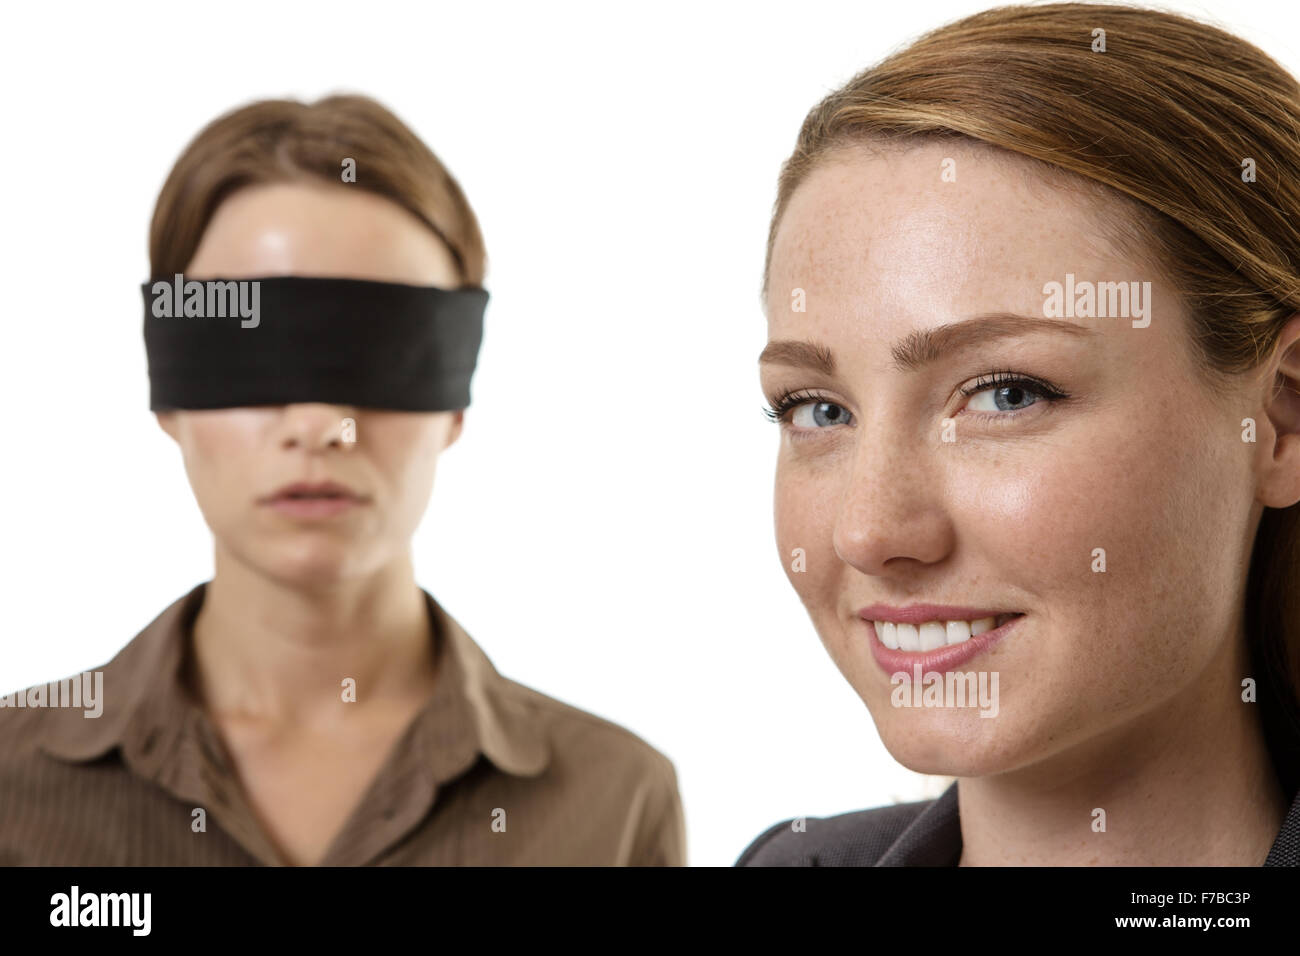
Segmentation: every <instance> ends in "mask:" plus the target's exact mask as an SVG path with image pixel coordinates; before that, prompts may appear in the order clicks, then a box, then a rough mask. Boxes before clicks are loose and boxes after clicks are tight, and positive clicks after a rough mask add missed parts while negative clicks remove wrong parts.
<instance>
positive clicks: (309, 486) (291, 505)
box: [259, 481, 370, 518]
mask: <svg viewBox="0 0 1300 956" xmlns="http://www.w3.org/2000/svg"><path fill="white" fill-rule="evenodd" d="M369 500H370V499H369V498H365V497H363V496H361V495H358V494H357V493H356V492H354V491H353V490H352V489H351V488H349V487H348V486H347V485H343V484H339V483H338V482H336V481H319V482H306V481H296V482H294V483H293V484H291V485H285V486H284V487H283V488H281V489H279V490H278V491H276V492H275V493H274V494H272V495H269V496H267V497H265V498H262V499H261V500H260V501H259V504H262V505H266V506H267V507H269V508H271V509H273V510H275V511H277V512H279V513H280V514H283V515H287V516H289V517H293V518H329V517H333V516H334V515H339V514H343V513H344V512H346V511H350V510H352V509H353V508H357V507H360V506H361V505H364V504H366V503H367V502H369Z"/></svg>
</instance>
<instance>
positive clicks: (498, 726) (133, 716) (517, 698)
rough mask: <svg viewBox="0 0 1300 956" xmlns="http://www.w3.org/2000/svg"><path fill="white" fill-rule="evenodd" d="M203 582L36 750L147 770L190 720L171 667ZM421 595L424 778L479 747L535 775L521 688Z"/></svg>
mask: <svg viewBox="0 0 1300 956" xmlns="http://www.w3.org/2000/svg"><path fill="white" fill-rule="evenodd" d="M206 588H207V584H206V583H204V584H200V585H198V586H196V587H195V588H194V589H193V590H191V591H190V592H189V593H188V594H186V595H185V596H184V597H182V598H180V599H178V600H177V601H175V602H174V603H173V604H172V605H171V606H169V607H168V608H167V609H166V610H164V611H163V612H162V613H161V614H159V615H158V617H156V618H155V619H154V620H153V621H152V622H151V623H150V624H149V625H148V626H147V627H145V628H144V630H142V631H141V632H140V633H139V634H138V635H136V637H135V638H134V639H133V640H132V641H131V642H130V643H129V644H127V645H126V647H124V648H122V650H121V651H119V652H118V654H117V656H115V657H114V658H113V659H112V660H111V661H110V662H109V663H108V664H106V665H104V666H103V668H101V669H102V670H103V675H104V676H103V690H102V699H103V713H102V715H101V716H99V717H96V718H90V717H85V716H83V712H82V711H80V710H72V709H68V708H52V709H51V710H50V712H49V713H48V714H47V715H46V716H47V717H48V718H49V719H48V720H47V721H44V722H43V723H44V725H45V732H44V735H43V737H42V740H41V744H40V746H41V748H42V749H43V750H44V751H45V752H46V753H49V754H51V755H52V756H55V757H59V758H62V759H65V760H71V761H86V760H93V759H94V758H96V757H99V756H101V755H103V754H104V753H106V752H108V751H109V750H111V749H112V748H114V747H121V748H122V753H123V757H124V759H126V760H127V762H128V763H129V764H131V765H133V766H134V767H135V768H136V769H137V770H138V771H139V772H141V773H143V774H144V775H146V776H149V777H155V776H157V774H158V772H159V768H160V767H161V765H162V764H163V763H164V762H165V760H166V757H167V755H168V754H169V753H170V752H171V751H172V750H173V749H174V747H175V745H176V742H177V740H178V739H179V737H180V736H181V735H182V733H183V732H184V730H185V729H186V728H188V727H191V726H192V725H193V724H194V722H195V721H196V720H198V718H197V715H196V713H195V712H196V711H198V708H197V706H196V705H195V703H194V701H193V699H192V698H191V697H190V695H189V694H188V692H187V691H186V689H185V687H184V684H183V682H182V679H181V673H182V672H181V667H182V664H183V663H184V662H185V660H186V657H187V654H188V651H189V641H190V638H191V634H192V627H193V624H194V620H195V618H196V617H197V615H198V612H199V608H200V607H201V606H202V604H203V596H204V593H205V591H206ZM421 593H422V594H423V595H424V598H425V601H426V604H427V607H428V610H429V616H430V620H431V621H432V622H433V624H434V634H435V636H436V641H437V645H438V648H437V653H438V678H437V681H436V684H435V690H434V693H433V695H432V696H431V697H430V699H429V703H428V704H427V705H426V706H425V708H424V709H423V710H422V711H421V712H420V715H419V717H418V718H417V722H416V723H417V726H416V728H415V730H416V739H417V741H418V743H417V746H418V747H419V748H420V749H421V750H423V751H424V755H425V759H426V763H425V766H426V767H427V768H428V769H429V770H430V772H431V775H432V777H433V779H434V781H435V782H441V781H442V780H445V779H449V778H450V777H452V776H455V775H456V774H458V773H459V772H461V771H463V770H464V769H466V768H467V767H468V766H469V765H471V764H472V763H473V762H474V759H475V758H476V756H477V755H478V754H480V753H481V754H483V755H485V756H486V757H487V758H488V759H489V760H490V761H491V762H492V763H493V764H495V765H496V766H497V767H499V768H500V769H501V770H503V771H505V772H506V773H510V774H512V775H515V776H535V775H536V774H539V773H541V772H542V770H543V769H545V767H546V766H547V764H548V763H549V760H550V747H549V745H548V744H547V741H546V738H545V737H544V736H543V733H542V730H541V727H540V725H539V722H538V721H537V720H536V719H535V718H534V717H533V715H532V714H531V713H530V712H529V708H528V705H527V702H526V696H525V694H521V693H520V691H522V690H523V688H522V687H520V685H517V684H515V683H514V682H513V681H510V680H507V679H506V678H504V677H502V676H501V675H500V674H499V673H498V672H497V670H496V668H495V667H493V665H492V663H491V661H490V660H489V659H488V657H487V655H486V654H484V653H483V651H482V650H481V649H480V648H479V646H478V645H477V644H476V643H475V642H474V641H473V639H472V638H470V636H469V634H467V633H466V632H465V630H464V628H462V627H461V626H460V624H459V623H458V622H457V621H456V620H455V619H454V618H452V617H451V615H449V614H448V613H447V612H446V611H445V610H444V609H443V608H442V606H441V605H440V604H438V602H437V601H435V600H434V599H433V596H432V595H430V594H429V593H428V592H427V591H425V590H424V589H423V588H422V589H421ZM198 722H199V723H203V721H201V720H199V721H198Z"/></svg>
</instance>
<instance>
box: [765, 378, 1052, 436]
mask: <svg viewBox="0 0 1300 956" xmlns="http://www.w3.org/2000/svg"><path fill="white" fill-rule="evenodd" d="M1009 387H1015V388H1021V389H1023V390H1024V391H1027V392H1032V393H1033V394H1034V395H1037V396H1039V397H1040V398H1043V399H1046V400H1047V401H1048V402H1059V401H1062V400H1063V399H1067V398H1069V397H1070V396H1069V395H1068V394H1067V393H1066V392H1064V391H1062V390H1061V389H1059V388H1057V387H1056V386H1055V385H1053V384H1052V383H1051V382H1047V381H1044V380H1043V379H1041V378H1034V377H1033V376H1032V375H1024V374H1022V373H1020V372H1013V371H1011V370H1010V369H995V370H993V371H991V372H985V373H984V374H983V375H981V376H979V377H978V378H977V379H976V380H975V381H974V382H972V383H971V384H970V385H966V386H963V387H962V388H960V389H958V391H959V392H961V394H962V395H964V396H966V397H967V398H969V397H970V396H972V395H977V394H979V393H980V392H986V391H988V390H989V389H991V388H1009ZM809 402H817V403H824V404H829V405H835V404H838V403H837V402H829V401H827V399H826V398H825V397H824V396H822V395H819V394H817V393H816V392H812V391H809V390H807V389H786V390H785V391H783V392H781V393H780V394H779V395H777V396H776V399H775V400H774V401H773V402H772V404H771V405H769V406H764V408H763V414H764V415H765V416H766V417H767V419H768V421H771V422H777V423H779V422H783V421H785V420H786V418H787V417H788V416H789V415H790V413H791V412H793V411H794V410H795V409H796V408H798V407H799V406H801V405H806V404H808V403H809ZM1035 404H1037V403H1035ZM1028 407H1032V406H1028ZM1028 407H1027V408H1025V409H1017V410H1013V411H1009V412H1001V413H989V412H976V413H975V414H986V415H991V416H992V417H994V418H1012V417H1014V416H1015V415H1017V414H1018V413H1019V412H1021V411H1027V410H1028Z"/></svg>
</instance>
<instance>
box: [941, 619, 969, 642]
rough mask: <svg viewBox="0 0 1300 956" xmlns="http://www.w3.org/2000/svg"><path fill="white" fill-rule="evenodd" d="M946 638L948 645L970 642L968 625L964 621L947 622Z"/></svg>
mask: <svg viewBox="0 0 1300 956" xmlns="http://www.w3.org/2000/svg"><path fill="white" fill-rule="evenodd" d="M947 637H948V643H949V644H960V643H961V642H962V641H968V640H970V624H969V623H967V622H966V621H949V622H948V634H947Z"/></svg>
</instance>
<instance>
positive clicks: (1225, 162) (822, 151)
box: [763, 3, 1300, 794]
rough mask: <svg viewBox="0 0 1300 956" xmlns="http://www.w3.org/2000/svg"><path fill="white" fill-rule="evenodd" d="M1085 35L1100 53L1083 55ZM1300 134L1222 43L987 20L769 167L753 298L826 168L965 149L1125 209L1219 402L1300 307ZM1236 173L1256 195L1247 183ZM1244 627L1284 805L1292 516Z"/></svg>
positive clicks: (1281, 519)
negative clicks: (997, 152) (1010, 157)
mask: <svg viewBox="0 0 1300 956" xmlns="http://www.w3.org/2000/svg"><path fill="white" fill-rule="evenodd" d="M1096 30H1103V31H1104V37H1102V40H1103V41H1104V52H1102V50H1101V49H1098V50H1096V51H1094V45H1095V44H1096V42H1097V38H1098V34H1096V33H1094V31H1096ZM1298 130H1300V86H1298V85H1297V83H1296V81H1295V79H1294V78H1293V77H1292V76H1291V75H1290V74H1288V73H1287V72H1286V71H1285V70H1284V69H1282V67H1280V66H1279V65H1278V64H1277V63H1276V62H1274V61H1273V60H1272V59H1270V58H1269V57H1268V56H1267V55H1266V54H1264V53H1263V52H1262V51H1260V50H1259V49H1257V48H1256V47H1254V46H1252V45H1250V44H1249V43H1246V42H1245V41H1243V40H1241V39H1239V38H1237V37H1234V36H1232V35H1231V34H1228V33H1225V32H1224V31H1222V30H1219V29H1217V28H1215V27H1212V26H1208V25H1205V24H1202V23H1198V22H1196V21H1194V20H1190V19H1187V18H1185V17H1180V16H1176V15H1173V14H1169V13H1164V12H1160V11H1154V10H1144V9H1140V8H1136V7H1129V6H1112V5H1110V4H1088V3H1056V4H1047V5H1043V6H1006V7H998V8H995V9H992V10H986V11H984V12H983V13H978V14H976V15H974V16H971V17H967V18H965V19H962V20H958V21H956V22H954V23H951V24H949V25H947V26H944V27H941V28H939V29H937V30H934V31H932V32H930V33H928V34H926V35H925V36H923V37H921V38H920V39H919V40H917V41H916V42H915V43H913V44H911V45H910V46H908V47H906V48H905V49H903V50H901V51H899V52H897V53H895V54H893V55H891V56H889V57H888V58H887V59H885V60H884V61H882V62H881V63H879V64H877V65H876V66H873V67H870V68H868V69H866V70H864V71H862V72H861V73H859V74H857V75H856V76H854V77H853V78H852V79H851V80H849V82H848V83H846V84H845V85H844V86H842V87H841V88H839V89H837V90H835V91H833V92H832V93H830V94H829V95H827V96H826V97H825V98H824V99H823V100H822V101H821V102H820V103H818V104H817V105H816V106H815V107H813V109H812V110H811V111H810V112H809V113H808V115H807V117H806V118H805V119H804V122H803V126H802V128H801V129H800V130H799V137H798V140H797V142H796V144H795V148H794V152H793V153H792V154H791V156H790V157H789V158H788V159H787V160H786V162H785V163H784V165H783V166H782V168H781V174H780V179H779V182H778V189H777V198H776V202H775V205H774V208H773V214H772V221H771V226H770V228H769V231H768V239H767V256H766V260H765V262H764V266H763V295H764V298H766V292H767V285H768V276H769V272H770V268H771V259H772V247H773V244H774V240H775V238H776V233H777V227H778V225H779V224H780V220H781V215H782V213H783V212H784V211H785V209H786V206H787V204H788V203H789V201H790V197H791V195H792V194H793V193H794V191H795V189H796V188H797V187H798V186H799V184H800V183H801V182H802V181H803V180H804V178H805V177H806V176H807V175H808V173H809V171H810V170H812V169H813V168H814V167H815V166H816V165H817V164H818V163H819V162H822V161H823V160H825V158H826V157H827V154H828V153H830V152H832V151H834V150H837V149H840V148H842V147H852V146H855V145H858V144H871V143H877V142H884V143H894V144H898V143H902V144H906V143H907V142H908V141H909V140H911V139H913V138H915V137H923V138H928V137H935V136H939V137H944V136H956V137H962V138H964V139H965V141H967V142H970V141H972V140H973V141H976V142H979V143H982V144H986V145H989V146H992V147H996V148H1000V149H1003V150H1008V151H1010V152H1013V153H1016V154H1019V155H1021V156H1025V157H1029V158H1030V159H1033V160H1038V161H1041V162H1042V163H1044V164H1050V165H1049V166H1043V167H1042V168H1043V169H1045V170H1047V169H1051V170H1052V171H1053V173H1054V174H1055V175H1057V176H1058V178H1064V179H1070V180H1073V181H1075V182H1076V183H1078V184H1085V183H1086V187H1087V188H1089V189H1095V190H1099V191H1104V192H1105V193H1107V194H1108V195H1109V196H1111V197H1112V198H1113V199H1117V200H1122V204H1123V205H1124V206H1125V207H1126V208H1129V209H1131V210H1132V211H1133V212H1134V213H1135V214H1134V215H1132V216H1130V217H1128V219H1127V223H1126V225H1125V226H1124V227H1123V228H1122V230H1121V232H1122V234H1125V235H1127V236H1128V237H1129V240H1130V241H1129V242H1126V243H1125V245H1128V246H1131V247H1132V248H1135V249H1140V248H1145V249H1146V250H1147V251H1148V252H1149V253H1150V255H1151V261H1152V262H1154V263H1157V264H1158V265H1159V267H1160V269H1161V271H1162V272H1163V273H1164V274H1165V275H1166V276H1168V277H1169V279H1170V280H1171V283H1172V285H1173V286H1174V287H1175V288H1177V289H1179V290H1180V292H1181V295H1182V298H1183V302H1184V304H1185V306H1186V308H1187V311H1188V315H1189V316H1190V318H1191V323H1192V325H1191V328H1192V338H1193V339H1194V341H1195V344H1196V346H1197V348H1196V350H1195V352H1196V355H1197V357H1198V358H1199V359H1200V361H1201V364H1202V365H1203V366H1204V368H1205V371H1206V373H1207V376H1206V378H1207V381H1208V382H1209V383H1210V384H1211V385H1212V386H1216V387H1217V386H1218V385H1219V384H1222V382H1223V380H1224V376H1227V375H1231V374H1232V373H1236V372H1245V371H1248V370H1251V369H1254V368H1256V367H1257V366H1258V365H1259V363H1260V362H1262V361H1264V360H1265V359H1267V358H1268V357H1269V356H1270V355H1271V353H1272V352H1273V351H1274V349H1275V347H1276V344H1277V340H1278V335H1279V333H1280V332H1281V330H1282V326H1283V325H1284V324H1285V323H1286V320H1287V319H1288V318H1289V317H1290V316H1291V315H1293V314H1294V313H1296V312H1297V311H1300V271H1298V269H1297V266H1298V265H1300V180H1297V178H1296V177H1295V175H1294V172H1295V171H1296V170H1297V169H1300V137H1298V136H1297V131H1298ZM1247 158H1250V159H1253V160H1254V161H1255V164H1256V168H1257V170H1258V177H1257V181H1253V182H1246V181H1244V178H1243V164H1244V161H1245V160H1246V159H1247ZM1080 177H1083V178H1082V179H1080ZM1097 184H1100V185H1097ZM1245 618H1246V619H1245V628H1246V636H1247V642H1248V646H1249V650H1250V653H1251V659H1252V662H1253V667H1254V668H1255V670H1256V676H1257V682H1256V686H1257V690H1258V700H1259V704H1260V708H1261V717H1262V719H1263V724H1264V734H1265V739H1266V742H1267V744H1268V747H1269V751H1270V754H1271V756H1272V759H1273V763H1274V767H1275V769H1276V771H1277V773H1278V777H1279V780H1280V782H1281V784H1282V786H1283V788H1284V789H1285V790H1286V792H1287V793H1288V794H1294V793H1295V792H1296V790H1297V789H1298V788H1300V705H1298V704H1297V698H1298V697H1300V504H1297V505H1293V506H1291V507H1289V508H1282V509H1274V508H1266V509H1265V510H1264V514H1263V517H1262V518H1261V521H1260V527H1259V531H1258V533H1257V535H1256V538H1255V543H1254V548H1253V554H1252V557H1251V562H1250V572H1249V577H1248V580H1247V587H1246V614H1245Z"/></svg>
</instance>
